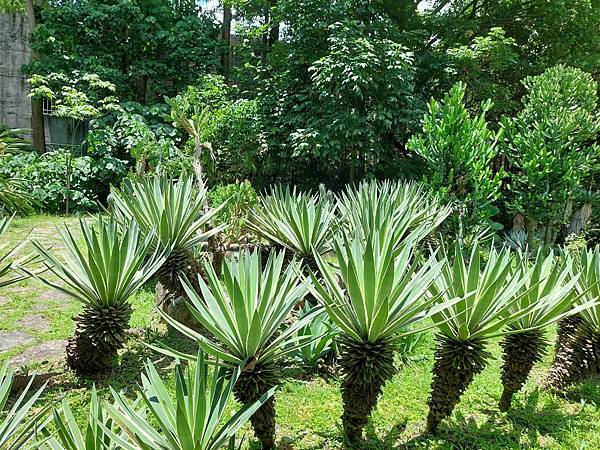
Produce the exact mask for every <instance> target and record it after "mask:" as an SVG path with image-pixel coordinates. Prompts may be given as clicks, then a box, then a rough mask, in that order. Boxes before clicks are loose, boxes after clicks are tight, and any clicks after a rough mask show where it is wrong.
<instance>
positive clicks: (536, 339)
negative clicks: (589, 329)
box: [499, 251, 587, 411]
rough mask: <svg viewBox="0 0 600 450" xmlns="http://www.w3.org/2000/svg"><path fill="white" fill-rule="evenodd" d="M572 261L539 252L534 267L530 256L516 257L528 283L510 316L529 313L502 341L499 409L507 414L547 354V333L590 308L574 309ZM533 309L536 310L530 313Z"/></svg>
mask: <svg viewBox="0 0 600 450" xmlns="http://www.w3.org/2000/svg"><path fill="white" fill-rule="evenodd" d="M570 265H571V262H570V259H568V258H561V259H558V260H557V259H556V258H555V256H554V255H552V254H551V255H548V256H546V257H544V253H543V252H542V251H538V253H537V256H536V257H535V260H534V261H533V263H532V264H531V261H530V258H529V256H528V254H527V253H522V252H520V253H518V254H517V264H516V270H518V271H522V273H523V274H524V279H525V283H524V284H522V285H521V288H520V295H518V296H517V298H518V300H517V302H516V303H514V304H513V305H512V307H511V308H510V310H509V311H508V312H509V313H513V312H518V311H519V310H526V309H529V312H528V313H526V314H522V315H519V316H518V317H517V318H516V319H515V320H514V321H513V322H510V323H509V324H508V331H509V333H508V334H507V335H506V336H505V337H504V338H503V340H502V343H501V346H502V348H503V365H502V384H503V386H504V390H503V392H502V397H501V398H500V403H499V408H500V410H501V411H507V410H508V409H509V408H510V404H511V400H512V397H513V395H514V394H515V393H517V392H519V390H520V389H521V388H522V387H523V385H524V384H525V381H527V377H528V376H529V373H530V372H531V369H532V368H533V366H534V364H536V363H537V362H539V361H540V360H541V359H542V357H543V356H544V354H545V352H546V347H547V346H548V337H547V336H546V335H545V334H544V329H545V328H546V327H547V326H548V325H550V324H552V323H554V322H556V321H559V320H561V319H564V318H566V317H570V316H572V315H573V314H577V312H579V311H580V310H582V309H584V308H585V307H586V306H587V305H580V306H578V307H576V308H571V307H572V305H573V302H574V301H575V296H574V295H572V294H573V288H574V286H575V283H576V282H577V276H575V277H569V272H570ZM531 306H534V309H530V307H531Z"/></svg>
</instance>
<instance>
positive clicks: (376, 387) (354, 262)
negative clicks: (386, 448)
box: [312, 220, 445, 442]
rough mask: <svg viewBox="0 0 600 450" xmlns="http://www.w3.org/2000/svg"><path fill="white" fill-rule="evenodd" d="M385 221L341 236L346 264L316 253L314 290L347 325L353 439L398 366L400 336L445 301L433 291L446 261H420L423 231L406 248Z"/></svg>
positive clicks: (343, 327) (346, 397)
mask: <svg viewBox="0 0 600 450" xmlns="http://www.w3.org/2000/svg"><path fill="white" fill-rule="evenodd" d="M381 225H382V227H381V228H379V229H376V230H371V231H370V234H369V235H368V236H367V237H366V241H364V240H363V237H362V236H355V237H348V236H345V235H342V236H339V237H337V238H336V239H335V241H334V250H335V254H336V256H337V266H338V268H337V269H335V270H334V268H333V267H332V265H330V264H328V263H327V262H326V261H325V260H324V259H323V258H322V257H321V256H320V255H315V258H316V260H317V264H318V266H319V268H320V270H321V273H322V276H323V281H322V282H320V281H319V280H317V278H316V277H315V276H314V275H313V276H312V280H313V285H314V295H315V296H316V297H317V298H318V299H319V300H320V301H321V302H322V303H323V305H324V306H325V309H326V310H327V312H328V314H329V316H330V317H331V319H332V320H333V321H334V322H335V323H336V324H337V325H338V326H339V328H340V331H341V334H340V336H339V353H340V356H339V363H340V366H341V368H342V370H343V376H344V379H343V384H342V399H343V402H344V414H343V416H342V420H343V425H344V432H345V434H346V436H347V438H348V439H349V440H350V441H351V442H355V441H358V440H360V439H361V437H362V431H363V428H364V426H365V425H366V423H367V421H368V418H369V416H370V414H371V411H372V410H373V408H374V407H375V405H376V403H377V399H378V396H379V394H380V393H381V390H382V388H383V385H384V384H385V383H386V381H387V380H389V379H390V378H391V377H392V375H393V374H394V373H395V367H394V350H395V348H396V345H395V342H396V341H397V339H399V338H400V337H401V336H403V335H407V334H412V333H417V332H419V330H418V329H416V328H413V327H411V325H413V324H415V323H416V322H419V321H421V320H422V319H424V318H426V317H428V316H429V315H430V314H433V313H435V312H436V310H437V309H439V308H442V307H444V306H445V304H441V305H434V303H435V302H436V298H430V297H428V296H427V292H428V290H429V288H430V285H431V284H432V283H433V281H434V280H435V278H436V277H437V276H438V275H439V273H440V270H441V268H442V266H443V264H444V261H437V260H435V259H434V258H430V259H429V260H428V261H426V262H425V264H423V265H420V264H419V262H418V261H417V258H415V257H414V252H413V250H414V245H415V244H416V239H417V237H416V236H414V235H409V237H407V238H406V239H405V241H404V243H403V245H402V247H401V248H400V250H399V251H398V249H397V242H396V240H395V235H394V233H393V232H392V230H393V225H392V223H391V222H390V221H389V220H388V221H384V222H382V224H381ZM338 280H341V282H340V281H338ZM407 330H410V331H407ZM402 331H404V333H401V332H402Z"/></svg>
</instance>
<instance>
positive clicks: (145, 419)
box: [106, 351, 275, 450]
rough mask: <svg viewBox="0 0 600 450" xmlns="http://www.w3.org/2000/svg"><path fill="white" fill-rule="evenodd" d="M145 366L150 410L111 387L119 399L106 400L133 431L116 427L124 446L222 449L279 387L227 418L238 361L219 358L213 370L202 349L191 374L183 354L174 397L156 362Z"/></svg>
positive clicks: (143, 398)
mask: <svg viewBox="0 0 600 450" xmlns="http://www.w3.org/2000/svg"><path fill="white" fill-rule="evenodd" d="M145 367H146V368H145V375H142V386H143V388H142V390H141V392H140V393H139V399H138V402H137V403H141V404H143V405H144V406H145V408H146V410H147V413H146V414H140V408H139V407H137V405H136V404H134V405H132V404H131V402H130V401H129V400H127V399H126V398H125V397H124V396H123V395H121V394H119V393H117V392H116V391H114V390H113V389H112V388H111V390H112V393H113V397H114V404H108V405H107V406H106V407H107V409H108V411H109V413H110V415H111V417H113V418H114V420H115V422H117V423H118V425H119V426H120V427H121V428H122V429H123V430H124V432H125V434H126V435H127V436H128V439H127V440H126V439H124V438H123V437H122V436H119V435H115V434H114V432H113V433H112V434H113V438H114V441H115V442H116V443H118V444H119V448H122V449H123V450H138V449H140V450H149V449H152V450H188V449H194V450H218V449H220V448H223V446H224V445H225V444H228V443H231V442H232V440H233V439H235V435H236V433H237V432H238V430H239V429H240V428H241V427H242V426H244V424H245V423H246V422H247V421H248V419H249V418H250V416H251V415H252V414H253V413H254V412H256V410H257V409H258V408H260V406H261V405H263V404H264V403H265V402H267V401H268V400H269V399H270V398H271V397H272V396H273V394H274V393H275V388H272V389H270V390H268V391H267V392H265V393H264V394H263V395H262V396H261V397H259V398H258V399H257V400H256V401H255V402H252V403H249V404H247V405H245V406H243V407H242V408H241V409H240V410H238V411H237V412H236V413H235V414H234V415H233V416H231V417H230V418H226V415H225V413H226V408H227V406H228V404H229V401H230V399H231V396H232V393H233V390H234V388H235V385H236V382H237V380H238V378H239V376H240V368H239V367H236V368H234V369H233V370H231V369H228V368H226V367H223V366H220V367H219V366H218V362H217V367H216V368H215V369H214V370H213V371H212V372H209V363H208V361H207V359H206V357H205V355H204V353H203V352H202V351H199V352H198V356H197V358H196V359H195V367H194V370H193V372H194V373H193V375H192V374H191V372H192V370H191V369H188V372H187V374H186V373H185V372H184V370H183V369H182V366H181V364H180V362H179V360H178V361H177V363H176V365H175V398H171V396H170V395H169V390H168V388H167V386H166V385H165V383H164V381H163V380H162V379H161V378H160V376H159V375H158V372H157V371H156V368H155V367H154V366H153V365H152V363H150V362H147V363H146V365H145ZM209 380H211V381H210V389H209ZM230 446H231V444H230ZM230 448H233V446H231V447H230Z"/></svg>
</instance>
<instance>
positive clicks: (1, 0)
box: [0, 0, 25, 14]
mask: <svg viewBox="0 0 600 450" xmlns="http://www.w3.org/2000/svg"><path fill="white" fill-rule="evenodd" d="M24 12H25V1H24V0H0V14H10V13H24Z"/></svg>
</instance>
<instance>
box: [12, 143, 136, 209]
mask: <svg viewBox="0 0 600 450" xmlns="http://www.w3.org/2000/svg"><path fill="white" fill-rule="evenodd" d="M66 155H67V154H66V152H65V151H62V150H59V151H56V152H50V153H46V154H44V155H41V156H40V155H38V154H36V153H26V154H18V155H8V156H6V157H4V158H2V159H0V174H1V175H5V176H9V177H15V178H19V179H21V180H23V181H24V182H25V183H26V184H27V185H28V187H29V189H30V190H31V193H32V195H33V197H34V198H35V199H37V200H38V202H39V204H40V205H41V206H40V208H41V210H42V211H43V212H47V213H61V212H64V208H65V199H66V195H67V187H66V178H67V165H66ZM72 164H73V169H72V170H73V173H72V185H71V201H72V211H73V212H85V211H97V210H98V209H99V204H98V202H100V203H105V202H106V198H107V196H108V194H109V192H110V186H111V184H113V185H118V184H120V182H121V179H122V178H123V177H124V176H125V175H126V173H127V167H126V164H125V161H122V160H120V159H117V158H114V157H112V156H108V155H107V156H102V157H99V158H92V157H91V156H80V157H76V158H73V162H72Z"/></svg>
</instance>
